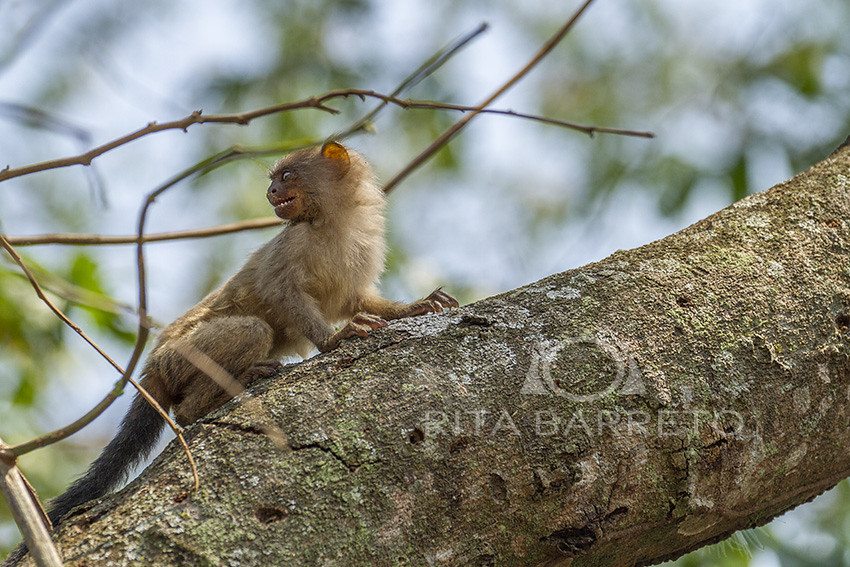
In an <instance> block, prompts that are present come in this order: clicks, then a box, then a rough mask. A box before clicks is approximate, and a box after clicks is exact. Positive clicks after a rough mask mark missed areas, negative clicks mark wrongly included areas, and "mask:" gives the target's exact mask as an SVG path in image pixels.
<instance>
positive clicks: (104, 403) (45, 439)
mask: <svg viewBox="0 0 850 567" xmlns="http://www.w3.org/2000/svg"><path fill="white" fill-rule="evenodd" d="M0 246H3V248H5V249H6V252H8V254H9V255H10V256H11V257H12V259H13V260H14V261H15V263H16V264H17V265H18V266H19V267H20V268H21V270H22V271H23V272H24V274H25V275H26V277H27V279H28V280H29V281H30V284H32V287H33V289H34V290H35V293H36V295H37V296H38V297H39V298H40V299H41V300H42V301H43V302H44V303H45V304H46V305H47V307H48V308H50V310H51V311H53V313H55V314H56V316H57V317H59V319H61V320H62V322H63V323H65V324H66V325H68V326H69V327H71V328H72V329H73V330H74V331H75V332H76V333H77V334H78V335H80V336H81V337H82V338H83V340H85V341H86V342H87V343H88V344H89V345H91V347H92V348H94V349H95V350H96V351H97V352H98V354H100V355H101V356H102V357H103V358H104V359H106V361H107V362H109V364H111V365H112V366H113V367H114V368H115V369H116V370H117V371H118V372H119V373H121V375H122V376H121V379H120V380H119V381H118V382H117V383H116V384H115V386H114V387H113V389H112V390H111V391H110V392H109V394H107V395H106V397H105V398H104V399H102V400H101V401H100V403H98V404H97V405H96V406H95V407H94V408H92V409H91V410H90V411H88V412H87V413H86V414H85V415H84V416H83V417H81V418H79V419H77V420H76V421H74V422H73V423H71V424H69V425H67V426H65V427H61V428H59V429H56V430H55V431H52V432H50V433H47V434H45V435H40V436H38V437H36V438H35V439H32V440H30V441H27V442H25V443H21V444H18V445H15V446H13V447H3V448H2V449H0V456H3V455H14V456H15V457H19V456H21V455H24V454H26V453H29V452H30V451H33V450H35V449H38V448H40V447H44V446H46V445H50V444H51V443H55V442H56V441H61V440H62V439H65V438H66V437H68V436H70V435H73V434H74V433H76V432H77V431H79V430H80V429H82V428H83V427H85V426H86V425H88V424H89V423H91V422H92V421H93V420H94V419H95V418H96V417H98V416H99V415H100V414H101V413H103V411H104V410H105V409H106V408H108V407H109V406H110V405H111V404H112V402H113V401H115V400H116V399H117V398H118V396H120V395H121V393H122V392H123V390H124V384H126V382H127V381H129V382H130V383H132V384H133V386H135V387H136V389H137V390H138V391H139V393H140V394H141V396H142V397H143V398H145V400H147V401H148V403H150V404H151V405H152V406H153V407H154V409H156V411H157V412H158V413H159V414H160V415H161V416H162V417H163V418H164V419H165V421H166V422H167V423H168V425H169V426H170V427H171V428H172V429H173V430H174V432H175V434H176V435H177V436H178V437H180V438H181V442H182V443H183V446H184V447H185V448H186V450H187V451H188V446H187V445H186V442H185V440H183V439H182V437H183V429H182V428H181V427H180V426H179V425H177V424H176V423H174V421H172V420H171V417H170V416H169V415H168V412H166V411H165V410H164V409H163V408H162V406H160V405H159V403H158V402H157V401H156V400H155V399H154V398H153V397H152V396H151V395H150V394H149V393H148V392H147V391H146V390H145V389H144V388H143V387H142V386H141V384H139V383H137V382H136V381H135V380H133V379H132V378H131V377H130V374H131V373H132V369H130V370H129V371H128V372H125V371H124V369H123V368H121V366H120V365H119V364H118V363H117V362H115V361H114V360H112V358H111V357H110V356H109V355H108V354H106V353H105V352H104V351H103V349H101V348H100V347H99V346H98V345H97V344H96V343H95V342H94V341H92V340H91V339H90V338H89V337H88V335H86V334H85V332H83V330H82V329H81V328H80V327H79V326H78V325H77V324H75V323H74V322H73V321H71V320H70V319H69V318H68V317H67V316H66V315H65V314H64V313H63V312H62V311H61V310H60V309H59V308H58V307H56V306H55V305H54V304H53V302H52V301H50V299H48V298H47V296H46V295H45V293H44V291H43V290H42V289H41V286H40V285H39V283H38V281H36V279H35V277H34V276H33V274H32V272H30V270H29V268H27V265H26V264H25V263H24V261H23V259H22V258H21V257H20V255H19V254H18V253H17V251H16V250H15V249H14V247H13V246H12V245H11V244H9V241H8V240H7V239H6V237H5V235H3V234H0ZM144 326H145V329H147V322H146V321H145V323H144ZM143 346H144V345H143ZM189 462H190V463H191V464H192V469H193V471H195V463H194V459H193V458H192V455H191V453H189ZM194 474H195V482H196V485H197V479H198V474H197V471H195V472H194Z"/></svg>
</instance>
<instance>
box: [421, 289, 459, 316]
mask: <svg viewBox="0 0 850 567" xmlns="http://www.w3.org/2000/svg"><path fill="white" fill-rule="evenodd" d="M425 300H426V301H431V302H432V303H436V304H437V305H439V306H440V309H438V311H442V310H443V309H442V308H446V307H458V306H459V305H460V304H459V303H458V302H457V299H455V298H454V297H452V296H451V295H449V294H448V293H446V292H445V291H443V288H441V287H438V288H437V289H435V290H434V291H432V292H431V295H429V296H428V297H426V298H425Z"/></svg>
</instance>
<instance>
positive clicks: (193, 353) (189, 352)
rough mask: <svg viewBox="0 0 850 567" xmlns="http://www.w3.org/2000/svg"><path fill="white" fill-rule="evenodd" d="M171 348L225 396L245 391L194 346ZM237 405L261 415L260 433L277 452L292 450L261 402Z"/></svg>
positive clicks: (181, 344) (183, 344)
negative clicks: (272, 444) (225, 393)
mask: <svg viewBox="0 0 850 567" xmlns="http://www.w3.org/2000/svg"><path fill="white" fill-rule="evenodd" d="M172 348H174V350H175V351H177V353H179V354H180V355H181V356H183V358H185V359H186V360H188V361H189V363H190V364H192V365H193V366H194V367H195V368H197V369H198V370H200V371H201V372H203V373H204V374H206V375H207V376H208V377H209V378H210V379H211V380H212V381H213V382H215V383H216V384H217V385H218V386H219V387H220V388H221V389H222V390H224V391H225V392H227V395H228V396H230V397H231V398H235V397H236V396H238V395H240V394H241V393H243V392H244V391H245V387H244V386H243V385H242V384H241V383H239V381H238V380H236V379H235V378H234V377H233V375H231V374H230V373H229V372H228V371H227V370H225V369H224V368H223V367H222V366H221V365H220V364H218V363H217V362H216V361H215V360H213V359H212V358H210V357H209V355H207V354H206V353H205V352H203V351H202V350H200V349H198V348H197V347H195V346H194V345H192V344H190V343H188V342H181V341H175V342H174V343H173V344H172ZM239 403H240V404H242V405H244V406H245V407H246V408H248V409H250V410H252V411H255V412H257V413H259V414H260V415H261V417H262V418H263V419H261V420H260V422H259V424H258V426H259V428H260V431H262V432H263V433H264V434H265V435H266V436H267V437H268V438H269V439H270V440H271V442H272V443H274V445H275V447H277V448H278V450H280V451H291V450H292V447H291V445H290V443H289V436H288V435H287V434H286V433H285V432H284V431H283V430H282V429H281V428H279V427H278V426H277V425H276V424H275V423H274V420H273V419H272V417H271V415H270V414H269V411H268V410H267V409H266V408H265V406H264V405H263V404H262V403H261V402H259V401H258V400H257V399H256V398H248V399H245V400H240V401H239Z"/></svg>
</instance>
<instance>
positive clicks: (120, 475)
mask: <svg viewBox="0 0 850 567" xmlns="http://www.w3.org/2000/svg"><path fill="white" fill-rule="evenodd" d="M144 382H145V381H143V384H144ZM144 385H145V386H148V385H149V384H144ZM150 393H151V395H153V397H154V398H156V399H157V401H160V404H161V405H163V409H165V410H166V411H168V409H169V408H168V405H166V404H162V400H163V398H164V396H161V395H157V393H158V392H150ZM164 425H165V420H164V419H163V417H162V416H161V415H159V413H158V412H157V411H156V409H154V408H153V406H151V405H150V404H149V403H148V402H147V400H145V399H144V398H143V397H142V396H141V395H140V394H138V393H137V394H136V396H135V398H133V403H132V404H131V405H130V409H129V410H128V411H127V415H125V416H124V420H123V421H122V422H121V426H120V427H119V429H118V433H117V434H116V435H115V437H114V438H113V439H112V441H110V442H109V444H108V445H107V446H106V447H105V448H104V449H103V451H102V452H101V454H100V456H99V457H98V458H97V459H95V461H94V462H93V463H92V464H91V465H90V466H89V469H88V471H86V474H85V475H83V476H82V477H80V478H78V479H77V480H76V481H75V482H74V483H73V484H72V485H71V487H70V488H68V490H66V491H65V493H63V494H62V495H60V496H58V497H57V498H56V499H54V500H53V501H52V502H50V505H49V509H48V512H47V516H48V517H49V518H50V521H51V522H52V523H53V525H54V526H55V525H57V524H58V523H59V520H61V519H62V518H63V517H64V516H65V515H66V514H67V513H68V512H70V511H71V510H72V509H73V508H75V507H77V506H79V505H80V504H84V503H86V502H88V501H89V500H92V499H94V498H98V497H100V496H103V495H104V494H106V493H107V492H109V491H110V490H112V489H114V488H115V487H116V486H118V485H119V484H121V483H122V482H124V480H126V478H127V475H128V474H129V473H130V471H131V470H132V468H133V467H134V466H135V465H137V464H139V463H140V462H141V461H143V460H144V459H145V458H147V456H148V455H149V454H150V452H151V451H152V450H153V448H154V447H155V446H156V443H157V441H159V436H160V434H161V433H162V429H163V426H164ZM26 552H27V548H26V546H25V545H24V544H21V545H19V546H18V547H17V548H16V549H15V550H14V551H13V552H12V553H11V554H10V555H9V556H8V557H7V558H6V560H5V561H4V562H3V567H8V566H11V565H15V564H17V563H18V561H19V560H20V559H21V558H23V556H24V554H25V553H26Z"/></svg>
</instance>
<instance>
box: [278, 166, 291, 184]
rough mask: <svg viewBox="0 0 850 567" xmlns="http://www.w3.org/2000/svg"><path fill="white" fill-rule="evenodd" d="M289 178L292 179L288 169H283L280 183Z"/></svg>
mask: <svg viewBox="0 0 850 567" xmlns="http://www.w3.org/2000/svg"><path fill="white" fill-rule="evenodd" d="M290 177H292V172H291V171H289V170H288V169H285V170H284V171H283V173H282V174H281V175H280V180H281V181H287V180H288V179H289V178H290Z"/></svg>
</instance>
